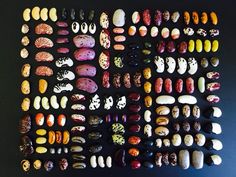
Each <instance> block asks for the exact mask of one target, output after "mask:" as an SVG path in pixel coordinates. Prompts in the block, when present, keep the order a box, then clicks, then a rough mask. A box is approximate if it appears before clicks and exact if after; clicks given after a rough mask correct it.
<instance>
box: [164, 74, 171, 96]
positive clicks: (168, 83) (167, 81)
mask: <svg viewBox="0 0 236 177" xmlns="http://www.w3.org/2000/svg"><path fill="white" fill-rule="evenodd" d="M164 85H165V91H166V92H167V93H171V92H172V81H171V79H170V78H167V79H165V84H164Z"/></svg>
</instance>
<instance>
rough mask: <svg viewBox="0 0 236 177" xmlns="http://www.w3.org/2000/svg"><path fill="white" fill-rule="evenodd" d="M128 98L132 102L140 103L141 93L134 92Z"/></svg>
mask: <svg viewBox="0 0 236 177" xmlns="http://www.w3.org/2000/svg"><path fill="white" fill-rule="evenodd" d="M128 98H129V99H130V100H131V101H138V100H139V99H140V94H139V93H136V92H133V93H130V94H129V96H128Z"/></svg>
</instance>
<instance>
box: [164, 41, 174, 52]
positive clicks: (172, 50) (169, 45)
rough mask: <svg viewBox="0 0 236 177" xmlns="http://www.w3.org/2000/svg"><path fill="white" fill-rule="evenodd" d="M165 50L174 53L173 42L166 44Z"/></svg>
mask: <svg viewBox="0 0 236 177" xmlns="http://www.w3.org/2000/svg"><path fill="white" fill-rule="evenodd" d="M166 50H167V51H168V52H170V53H173V52H175V43H174V41H169V42H168V43H167V44H166Z"/></svg>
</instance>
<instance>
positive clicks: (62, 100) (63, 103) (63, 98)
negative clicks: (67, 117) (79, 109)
mask: <svg viewBox="0 0 236 177" xmlns="http://www.w3.org/2000/svg"><path fill="white" fill-rule="evenodd" d="M67 101H68V98H67V96H63V97H62V98H61V102H60V104H61V108H62V109H65V108H66V105H67Z"/></svg>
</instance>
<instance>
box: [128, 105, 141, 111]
mask: <svg viewBox="0 0 236 177" xmlns="http://www.w3.org/2000/svg"><path fill="white" fill-rule="evenodd" d="M129 110H130V111H131V112H139V111H140V110H141V106H140V105H136V104H131V105H129Z"/></svg>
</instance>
